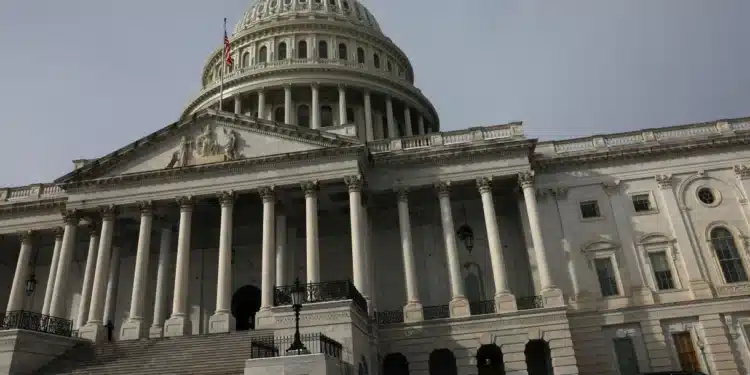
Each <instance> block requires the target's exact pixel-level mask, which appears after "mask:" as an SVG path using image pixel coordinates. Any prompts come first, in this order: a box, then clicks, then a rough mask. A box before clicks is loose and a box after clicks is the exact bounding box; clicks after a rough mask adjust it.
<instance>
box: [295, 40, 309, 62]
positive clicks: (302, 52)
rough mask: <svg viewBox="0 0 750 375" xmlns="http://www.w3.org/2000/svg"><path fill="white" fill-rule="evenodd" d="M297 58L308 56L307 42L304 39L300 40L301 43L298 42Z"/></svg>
mask: <svg viewBox="0 0 750 375" xmlns="http://www.w3.org/2000/svg"><path fill="white" fill-rule="evenodd" d="M297 58H298V59H306V58H307V42H306V41H304V40H300V41H299V43H297Z"/></svg>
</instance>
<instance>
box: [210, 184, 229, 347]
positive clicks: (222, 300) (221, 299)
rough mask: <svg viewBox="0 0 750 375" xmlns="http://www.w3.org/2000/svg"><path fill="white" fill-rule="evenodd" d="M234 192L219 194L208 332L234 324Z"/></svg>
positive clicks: (218, 330) (226, 328)
mask: <svg viewBox="0 0 750 375" xmlns="http://www.w3.org/2000/svg"><path fill="white" fill-rule="evenodd" d="M234 199H235V194H234V192H232V191H225V192H222V193H220V194H219V204H221V224H220V225H221V227H220V230H219V270H218V273H217V282H216V312H214V315H212V316H211V317H210V318H209V320H208V332H209V333H220V332H229V331H231V330H232V327H233V326H234V317H233V316H232V233H233V229H232V228H233V215H234Z"/></svg>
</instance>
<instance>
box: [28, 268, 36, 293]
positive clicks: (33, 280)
mask: <svg viewBox="0 0 750 375" xmlns="http://www.w3.org/2000/svg"><path fill="white" fill-rule="evenodd" d="M34 290H36V275H35V274H34V271H32V272H31V276H29V278H28V279H27V280H26V295H27V296H29V297H31V295H32V294H34Z"/></svg>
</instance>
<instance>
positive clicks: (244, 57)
mask: <svg viewBox="0 0 750 375" xmlns="http://www.w3.org/2000/svg"><path fill="white" fill-rule="evenodd" d="M240 64H242V67H243V68H245V67H247V66H248V65H250V52H245V53H243V54H242V61H241V62H240Z"/></svg>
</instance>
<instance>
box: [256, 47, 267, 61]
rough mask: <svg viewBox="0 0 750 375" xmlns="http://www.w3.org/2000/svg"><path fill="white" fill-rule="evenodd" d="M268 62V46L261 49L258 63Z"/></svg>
mask: <svg viewBox="0 0 750 375" xmlns="http://www.w3.org/2000/svg"><path fill="white" fill-rule="evenodd" d="M266 61H268V48H266V46H263V47H260V51H258V62H259V63H264V62H266Z"/></svg>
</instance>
